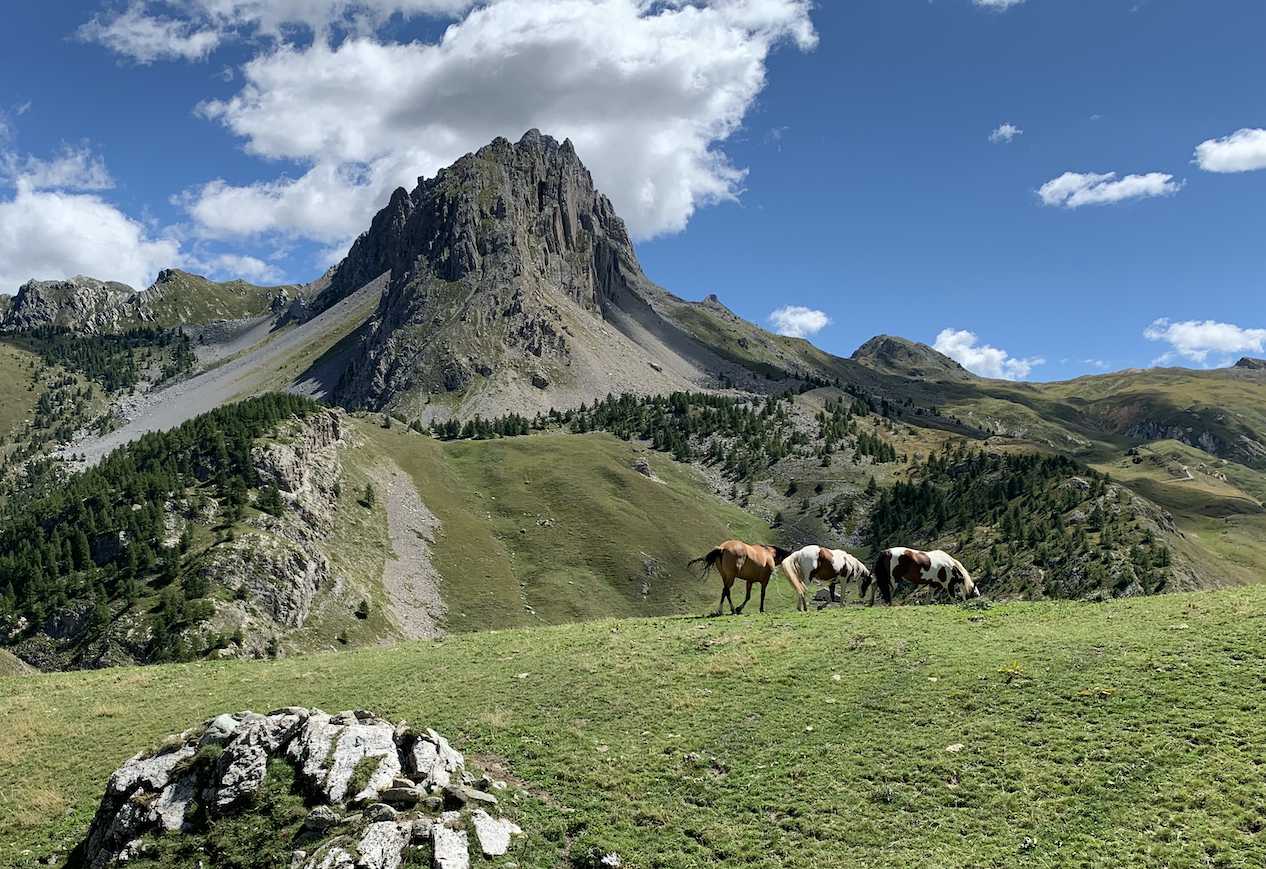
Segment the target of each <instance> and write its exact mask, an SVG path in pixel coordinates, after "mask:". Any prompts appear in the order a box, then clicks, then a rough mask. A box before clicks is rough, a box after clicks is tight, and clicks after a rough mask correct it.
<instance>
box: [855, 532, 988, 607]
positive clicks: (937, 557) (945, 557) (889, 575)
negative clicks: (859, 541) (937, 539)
mask: <svg viewBox="0 0 1266 869" xmlns="http://www.w3.org/2000/svg"><path fill="white" fill-rule="evenodd" d="M903 579H904V580H905V581H906V582H908V583H910V584H911V585H932V586H936V587H937V588H941V589H944V590H946V591H948V592H949V595H950V598H951V599H953V597H954V589H955V588H958V587H961V588H962V590H963V600H964V601H966V600H967V598H969V597H980V589H978V588H977V587H976V583H975V582H974V581H973V580H972V578H971V574H970V573H968V572H967V568H965V567H963V563H962V562H961V561H959V560H958V559H957V558H954V557H953V556H952V555H949V554H947V553H945V552H942V551H941V550H939V549H933V550H932V551H931V552H923V551H921V550H918V549H907V548H906V547H904V546H896V547H893V548H892V549H885V550H884V551H883V552H881V553H879V560H878V561H876V562H875V571H874V575H873V576H869V577H867V578H866V579H864V580H862V583H861V586H860V587H859V588H858V594H857V596H858V599H861V598H863V597H865V596H866V589H867V588H869V587H870V585H871V582H872V581H873V582H874V586H875V588H878V589H879V592H880V594H882V595H883V596H884V602H885V603H887V604H888V605H889V606H891V605H892V591H893V589H894V588H896V585H897V583H898V582H900V581H901V580H903ZM875 588H871V589H870V605H871V606H874V605H875Z"/></svg>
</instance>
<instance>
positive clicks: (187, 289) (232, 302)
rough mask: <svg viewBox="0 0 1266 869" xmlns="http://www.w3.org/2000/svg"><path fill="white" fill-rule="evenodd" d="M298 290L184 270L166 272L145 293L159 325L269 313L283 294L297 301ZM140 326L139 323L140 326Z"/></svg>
mask: <svg viewBox="0 0 1266 869" xmlns="http://www.w3.org/2000/svg"><path fill="white" fill-rule="evenodd" d="M297 289H298V288H297V287H293V286H286V287H263V286H257V285H255V284H248V283H247V282H246V281H212V280H208V279H207V278H204V277H203V276H202V275H195V274H192V273H190V272H185V271H181V270H180V269H167V270H165V271H163V272H162V273H161V274H160V275H159V278H158V281H157V282H155V284H154V285H153V286H152V287H150V288H149V289H148V290H146V291H145V294H144V298H145V303H146V305H147V306H148V307H149V309H150V311H149V313H150V314H151V315H152V316H153V318H154V319H153V321H152V322H154V323H155V324H157V325H159V326H168V327H170V326H178V325H181V324H191V323H209V322H211V321H212V320H236V319H239V318H242V317H257V316H259V315H261V314H267V313H268V312H269V306H270V305H271V304H272V302H273V300H274V299H276V298H277V297H278V296H279V295H280V296H282V297H283V298H293V297H294V295H295V291H296V290H297ZM138 325H139V324H138Z"/></svg>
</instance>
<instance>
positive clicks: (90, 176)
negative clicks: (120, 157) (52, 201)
mask: <svg viewBox="0 0 1266 869" xmlns="http://www.w3.org/2000/svg"><path fill="white" fill-rule="evenodd" d="M0 178H3V179H4V180H5V181H6V182H7V183H8V184H9V185H10V186H14V187H26V188H27V189H29V190H109V189H110V188H111V187H113V186H114V179H113V178H111V177H110V173H109V171H108V170H107V169H106V165H105V161H104V160H103V159H101V158H100V157H97V156H94V155H93V153H92V151H91V150H90V149H89V148H88V146H87V145H84V146H82V147H80V148H72V147H70V146H69V145H63V146H62V151H61V154H60V155H58V156H57V157H55V158H54V159H52V160H40V159H39V158H37V157H30V156H28V157H25V158H23V157H20V156H19V155H18V154H16V153H15V152H13V151H4V152H0Z"/></svg>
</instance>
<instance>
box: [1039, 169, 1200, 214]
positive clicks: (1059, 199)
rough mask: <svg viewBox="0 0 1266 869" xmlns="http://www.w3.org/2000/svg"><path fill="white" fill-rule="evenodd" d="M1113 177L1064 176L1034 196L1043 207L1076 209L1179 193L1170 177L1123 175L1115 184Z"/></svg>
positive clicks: (1069, 173)
mask: <svg viewBox="0 0 1266 869" xmlns="http://www.w3.org/2000/svg"><path fill="white" fill-rule="evenodd" d="M1116 177H1117V173H1115V172H1108V173H1107V174H1104V175H1096V174H1095V173H1093V172H1089V173H1086V174H1080V173H1077V172H1065V173H1064V174H1063V175H1061V176H1059V177H1058V178H1056V179H1054V180H1053V181H1047V182H1046V183H1045V184H1043V185H1042V186H1041V187H1040V188H1038V191H1037V195H1038V196H1039V197H1040V198H1041V200H1042V204H1043V205H1062V206H1064V207H1065V208H1080V207H1081V206H1083V205H1110V204H1113V203H1117V202H1126V201H1128V200H1131V199H1147V198H1150V197H1153V196H1173V195H1174V194H1175V193H1177V192H1178V191H1179V190H1181V189H1182V186H1183V183H1184V182H1182V181H1174V176H1173V175H1165V174H1163V173H1161V172H1149V173H1148V174H1146V175H1126V176H1125V177H1124V178H1122V179H1121V180H1120V181H1117V180H1115V179H1116Z"/></svg>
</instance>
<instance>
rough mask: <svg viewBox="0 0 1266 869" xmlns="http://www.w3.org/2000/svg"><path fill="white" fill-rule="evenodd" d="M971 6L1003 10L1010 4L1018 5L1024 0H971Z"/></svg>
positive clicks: (1010, 5) (1009, 6)
mask: <svg viewBox="0 0 1266 869" xmlns="http://www.w3.org/2000/svg"><path fill="white" fill-rule="evenodd" d="M971 2H972V5H973V6H983V7H984V8H986V9H997V10H998V11H999V12H1004V11H1006V10H1007V9H1010V8H1011V7H1012V6H1018V5H1019V4H1021V3H1023V2H1024V0H971Z"/></svg>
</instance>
